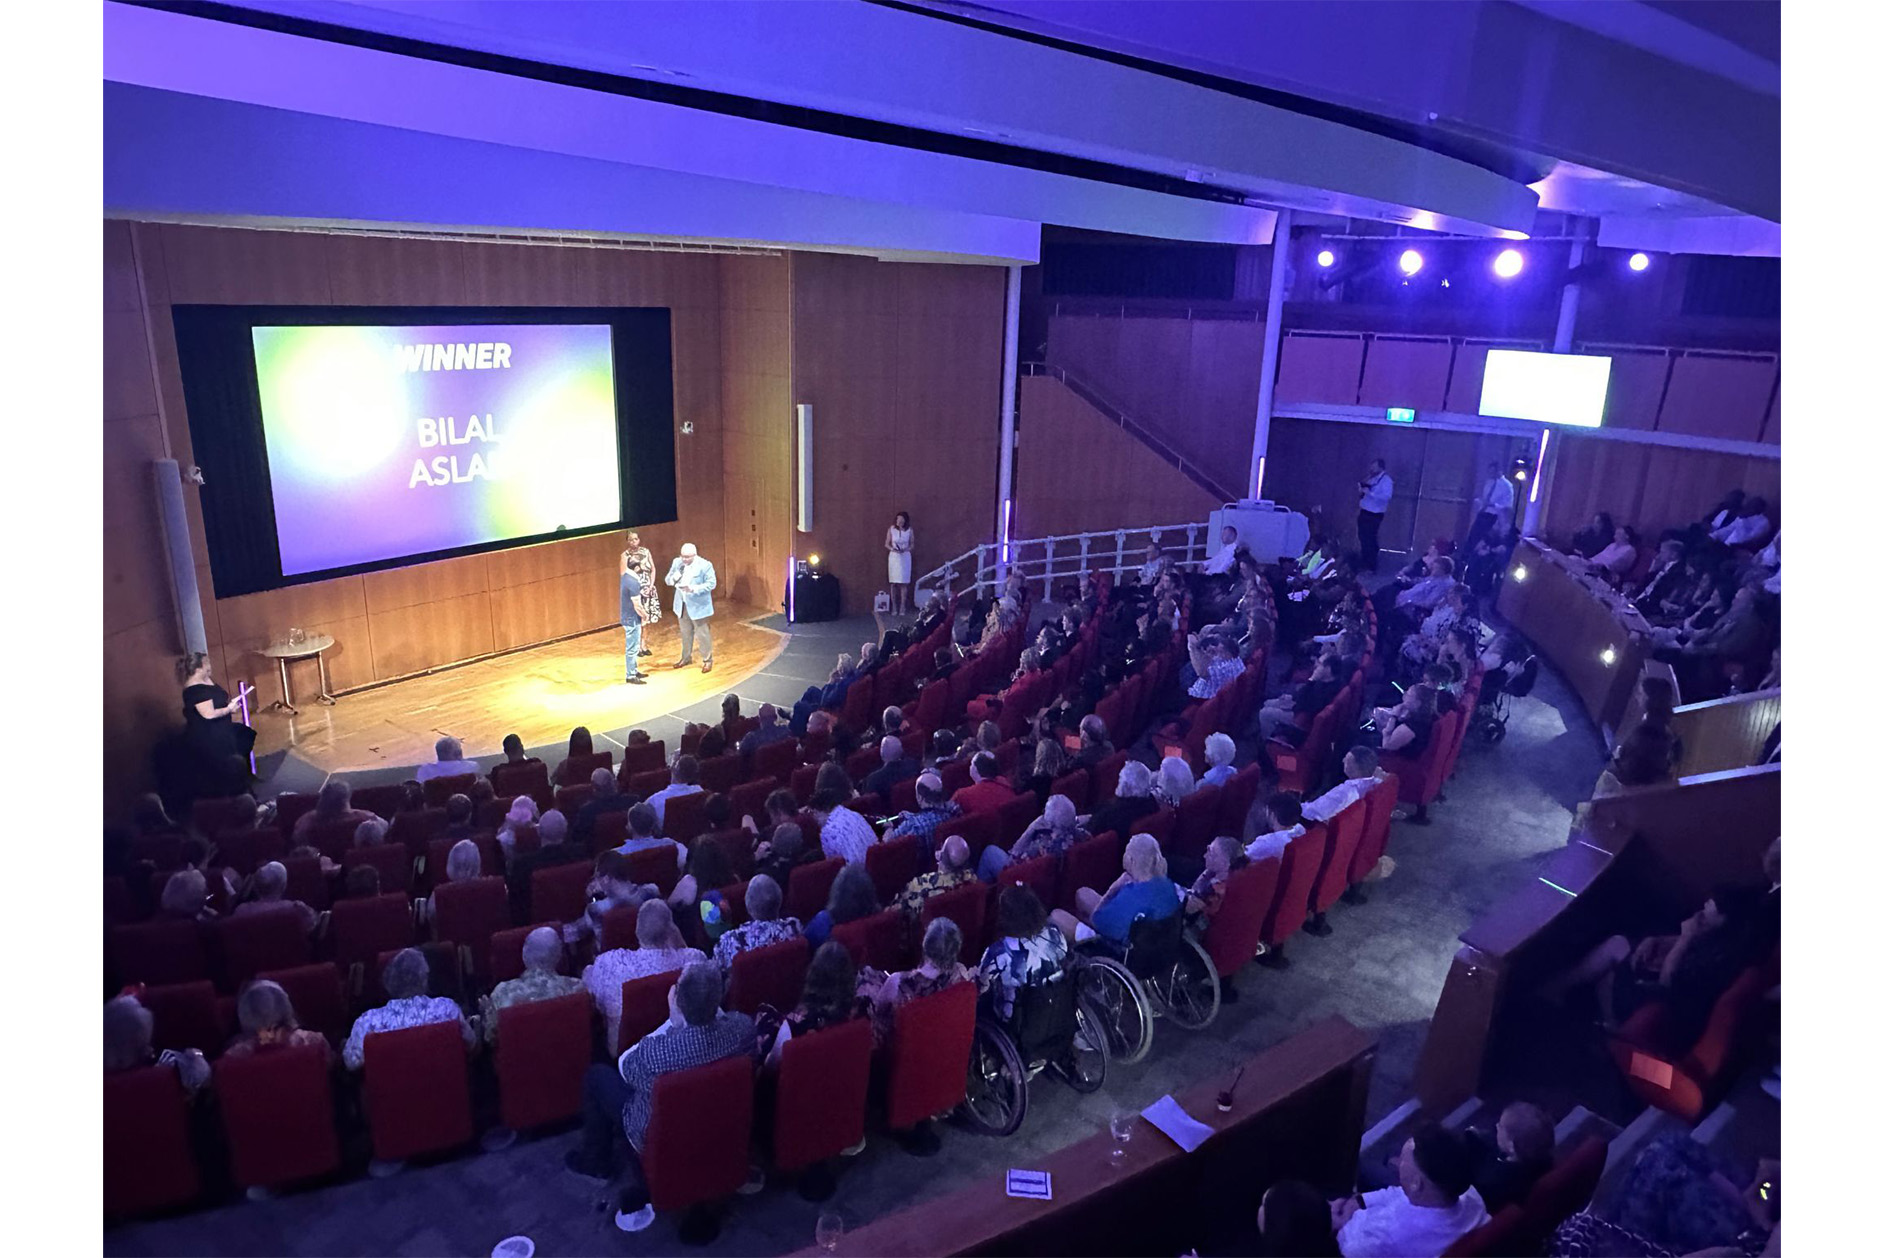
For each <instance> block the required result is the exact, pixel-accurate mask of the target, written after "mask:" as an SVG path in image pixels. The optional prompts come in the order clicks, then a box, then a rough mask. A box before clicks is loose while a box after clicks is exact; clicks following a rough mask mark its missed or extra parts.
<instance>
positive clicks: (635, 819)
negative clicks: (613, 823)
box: [615, 804, 687, 869]
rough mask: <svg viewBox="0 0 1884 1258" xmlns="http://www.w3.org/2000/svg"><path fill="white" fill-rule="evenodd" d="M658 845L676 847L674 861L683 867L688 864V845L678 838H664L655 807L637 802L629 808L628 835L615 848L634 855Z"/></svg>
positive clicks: (624, 853) (622, 852) (625, 854)
mask: <svg viewBox="0 0 1884 1258" xmlns="http://www.w3.org/2000/svg"><path fill="white" fill-rule="evenodd" d="M657 847H671V848H673V849H674V861H675V863H676V864H677V865H678V866H680V867H681V868H683V869H684V868H686V865H687V845H686V844H685V843H682V842H680V841H679V840H678V839H669V838H664V837H662V835H661V821H660V818H659V817H658V816H656V815H655V812H654V809H653V807H652V806H650V805H648V804H636V805H634V806H633V807H632V808H630V809H629V810H628V837H627V838H626V839H623V840H622V844H621V846H620V847H618V848H616V849H615V850H616V851H618V852H620V853H621V854H622V855H623V856H632V855H633V854H634V853H636V852H646V851H651V850H652V849H654V848H657Z"/></svg>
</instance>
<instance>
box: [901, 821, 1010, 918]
mask: <svg viewBox="0 0 1884 1258" xmlns="http://www.w3.org/2000/svg"><path fill="white" fill-rule="evenodd" d="M995 850H998V849H995V848H989V849H988V851H995ZM984 855H985V853H984ZM973 881H975V871H974V870H972V869H970V868H969V867H968V840H966V839H964V838H963V837H962V836H961V835H959V834H951V835H950V836H949V837H948V838H947V839H945V840H943V842H942V846H941V848H940V849H939V850H938V851H937V852H936V855H935V868H934V869H932V870H930V871H929V872H928V873H926V874H917V875H916V876H915V877H914V878H911V879H910V880H909V885H907V886H906V887H904V888H903V893H902V894H901V895H899V896H898V897H897V898H896V907H897V908H899V909H902V910H903V912H905V913H907V914H909V916H910V917H912V918H916V917H920V916H921V915H922V906H923V905H924V904H925V903H926V902H927V901H928V900H929V897H931V896H936V895H941V894H942V893H943V892H944V891H948V890H950V889H951V888H954V887H959V886H961V885H962V884H963V883H970V882H973Z"/></svg>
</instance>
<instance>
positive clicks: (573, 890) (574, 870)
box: [530, 861, 595, 922]
mask: <svg viewBox="0 0 1884 1258" xmlns="http://www.w3.org/2000/svg"><path fill="white" fill-rule="evenodd" d="M594 875H595V867H594V866H593V865H591V864H590V863H589V862H588V861H570V862H569V863H568V864H565V865H551V866H550V867H549V868H547V869H539V870H537V871H536V872H535V873H533V874H531V875H530V915H531V916H532V917H534V918H536V919H537V920H538V921H545V922H573V921H575V920H576V919H577V918H578V917H581V916H582V914H583V913H584V912H585V911H586V910H587V909H588V907H589V879H590V878H592V877H593V876H594Z"/></svg>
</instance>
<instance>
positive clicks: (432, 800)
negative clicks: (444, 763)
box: [425, 752, 608, 808]
mask: <svg viewBox="0 0 1884 1258" xmlns="http://www.w3.org/2000/svg"><path fill="white" fill-rule="evenodd" d="M601 754H602V755H603V757H604V758H606V757H607V755H608V753H607V752H603V753H601ZM477 780H478V775H477V774H475V773H454V774H452V775H451V776H450V777H442V778H432V779H431V780H430V781H428V782H426V784H425V806H426V807H427V808H443V807H444V806H445V801H446V800H448V799H450V798H451V797H452V796H453V795H469V794H470V793H471V788H472V787H473V786H476V785H477Z"/></svg>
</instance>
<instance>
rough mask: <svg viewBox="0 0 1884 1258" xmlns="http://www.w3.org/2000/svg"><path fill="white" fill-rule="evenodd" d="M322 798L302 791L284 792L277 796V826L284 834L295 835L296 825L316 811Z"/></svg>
mask: <svg viewBox="0 0 1884 1258" xmlns="http://www.w3.org/2000/svg"><path fill="white" fill-rule="evenodd" d="M319 802H320V796H318V795H313V794H304V793H303V792H300V791H283V792H282V793H281V794H279V795H277V796H275V824H276V825H278V826H280V827H281V832H282V833H283V834H293V833H294V823H295V822H297V821H299V820H301V818H303V817H305V816H307V815H308V814H309V813H311V812H313V811H314V805H315V804H317V803H319Z"/></svg>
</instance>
